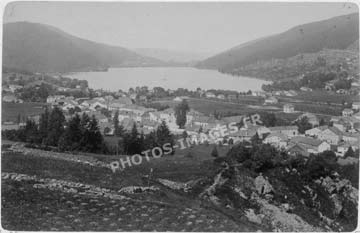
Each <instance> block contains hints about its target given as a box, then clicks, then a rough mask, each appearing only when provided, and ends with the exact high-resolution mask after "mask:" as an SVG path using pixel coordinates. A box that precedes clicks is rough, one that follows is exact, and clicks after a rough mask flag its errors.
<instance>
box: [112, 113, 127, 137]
mask: <svg viewBox="0 0 360 233" xmlns="http://www.w3.org/2000/svg"><path fill="white" fill-rule="evenodd" d="M113 124H114V130H115V131H114V135H115V136H117V137H121V136H122V135H123V134H124V131H125V130H124V127H123V126H122V125H119V111H118V110H117V111H116V112H115V114H114V118H113Z"/></svg>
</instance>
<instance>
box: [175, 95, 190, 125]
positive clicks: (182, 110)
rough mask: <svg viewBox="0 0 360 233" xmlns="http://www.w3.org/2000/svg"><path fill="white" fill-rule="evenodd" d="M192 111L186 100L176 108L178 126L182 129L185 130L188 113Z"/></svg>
mask: <svg viewBox="0 0 360 233" xmlns="http://www.w3.org/2000/svg"><path fill="white" fill-rule="evenodd" d="M189 110H190V108H189V105H188V103H187V101H186V100H185V99H183V100H182V101H181V103H180V104H179V105H177V106H176V107H175V116H176V124H177V125H178V126H179V128H180V129H182V128H184V126H185V124H186V113H187V112H188V111H189Z"/></svg>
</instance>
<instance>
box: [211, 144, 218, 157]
mask: <svg viewBox="0 0 360 233" xmlns="http://www.w3.org/2000/svg"><path fill="white" fill-rule="evenodd" d="M211 156H212V157H214V158H217V157H219V153H218V151H217V148H216V146H214V148H213V150H212V151H211Z"/></svg>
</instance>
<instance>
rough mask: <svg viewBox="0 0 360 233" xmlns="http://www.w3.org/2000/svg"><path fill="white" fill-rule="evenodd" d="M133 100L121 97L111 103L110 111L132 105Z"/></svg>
mask: <svg viewBox="0 0 360 233" xmlns="http://www.w3.org/2000/svg"><path fill="white" fill-rule="evenodd" d="M131 104H132V100H131V99H130V98H128V97H119V98H117V99H113V100H111V101H110V103H109V110H112V111H114V110H118V109H120V108H121V107H124V106H126V105H131Z"/></svg>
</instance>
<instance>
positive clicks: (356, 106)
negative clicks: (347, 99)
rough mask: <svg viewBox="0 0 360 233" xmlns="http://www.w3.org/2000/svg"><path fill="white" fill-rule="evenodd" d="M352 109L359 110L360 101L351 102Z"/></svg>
mask: <svg viewBox="0 0 360 233" xmlns="http://www.w3.org/2000/svg"><path fill="white" fill-rule="evenodd" d="M352 109H353V110H356V111H357V110H360V102H354V103H352Z"/></svg>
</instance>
